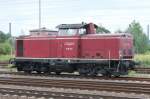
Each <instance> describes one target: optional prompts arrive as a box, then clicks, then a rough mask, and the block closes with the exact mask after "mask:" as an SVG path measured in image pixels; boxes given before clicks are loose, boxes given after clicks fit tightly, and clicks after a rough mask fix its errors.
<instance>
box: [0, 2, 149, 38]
mask: <svg viewBox="0 0 150 99" xmlns="http://www.w3.org/2000/svg"><path fill="white" fill-rule="evenodd" d="M41 2H42V3H41V7H42V14H41V16H42V27H46V28H48V29H55V30H56V28H55V27H56V26H57V25H59V24H67V23H70V24H71V23H81V22H86V23H89V22H93V23H95V24H97V25H102V26H104V27H105V28H107V29H109V30H110V31H111V32H114V31H116V30H118V29H121V30H125V29H126V28H127V27H128V25H129V24H130V23H131V22H132V21H133V20H136V21H137V22H140V24H141V25H142V27H143V30H144V32H146V30H147V29H146V28H147V25H148V24H150V0H41ZM0 13H1V14H0V30H1V31H3V32H5V33H8V31H9V28H8V26H9V25H8V24H9V22H11V23H12V35H14V36H18V35H22V34H29V30H32V29H37V28H38V15H39V14H38V0H0Z"/></svg>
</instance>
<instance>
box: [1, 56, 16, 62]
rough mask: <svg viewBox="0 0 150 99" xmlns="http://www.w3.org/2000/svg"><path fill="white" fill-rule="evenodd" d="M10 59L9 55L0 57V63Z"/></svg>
mask: <svg viewBox="0 0 150 99" xmlns="http://www.w3.org/2000/svg"><path fill="white" fill-rule="evenodd" d="M10 58H13V56H11V55H0V62H6V61H9V59H10Z"/></svg>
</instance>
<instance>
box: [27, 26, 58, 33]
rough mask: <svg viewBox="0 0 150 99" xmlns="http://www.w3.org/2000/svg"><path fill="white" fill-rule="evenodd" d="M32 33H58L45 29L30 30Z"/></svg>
mask: <svg viewBox="0 0 150 99" xmlns="http://www.w3.org/2000/svg"><path fill="white" fill-rule="evenodd" d="M30 32H57V31H55V30H50V29H47V28H45V27H43V28H41V29H33V30H30Z"/></svg>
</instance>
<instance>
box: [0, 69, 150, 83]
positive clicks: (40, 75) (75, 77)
mask: <svg viewBox="0 0 150 99" xmlns="http://www.w3.org/2000/svg"><path fill="white" fill-rule="evenodd" d="M3 74H6V75H10V76H13V75H14V76H20V77H22V76H24V77H33V78H34V77H36V78H38V77H39V78H42V77H43V78H62V79H63V78H64V79H82V80H83V79H84V80H119V81H122V80H123V81H147V82H150V78H141V77H118V78H114V77H112V78H107V77H102V76H96V77H85V76H79V75H74V74H61V75H56V74H50V75H49V74H35V73H32V74H25V73H23V72H6V71H1V72H0V75H3Z"/></svg>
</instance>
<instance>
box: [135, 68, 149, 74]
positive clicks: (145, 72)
mask: <svg viewBox="0 0 150 99" xmlns="http://www.w3.org/2000/svg"><path fill="white" fill-rule="evenodd" d="M135 71H136V72H137V73H143V74H150V68H146V67H137V68H135Z"/></svg>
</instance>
